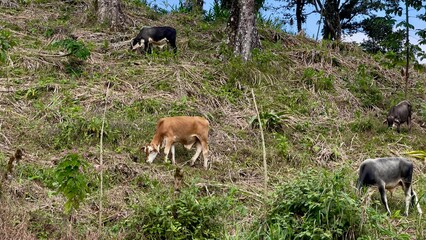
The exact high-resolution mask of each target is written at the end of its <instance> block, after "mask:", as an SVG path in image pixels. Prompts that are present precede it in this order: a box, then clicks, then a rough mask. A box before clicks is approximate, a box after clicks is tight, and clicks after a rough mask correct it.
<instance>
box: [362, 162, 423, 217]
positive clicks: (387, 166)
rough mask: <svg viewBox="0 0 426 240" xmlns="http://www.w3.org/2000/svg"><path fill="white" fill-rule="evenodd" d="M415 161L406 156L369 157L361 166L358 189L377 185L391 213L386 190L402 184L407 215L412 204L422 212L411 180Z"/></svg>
mask: <svg viewBox="0 0 426 240" xmlns="http://www.w3.org/2000/svg"><path fill="white" fill-rule="evenodd" d="M413 169H414V166H413V163H412V162H410V161H409V160H407V159H405V158H400V157H388V158H377V159H367V160H365V161H364V162H362V163H361V166H360V167H359V178H358V182H357V189H358V191H359V192H360V191H361V188H362V187H363V186H376V187H378V189H379V192H380V197H381V200H382V203H383V204H384V205H385V208H386V211H387V212H388V214H389V215H390V214H391V212H390V210H389V206H388V201H387V198H386V192H385V190H386V189H387V190H393V189H394V188H396V187H397V186H399V185H400V186H402V188H403V190H404V193H405V213H404V214H405V215H406V216H408V208H409V205H410V200H411V204H413V205H414V204H416V205H417V211H418V212H419V214H422V210H421V208H420V205H419V203H418V199H417V195H416V193H415V192H414V190H413V188H412V186H411V181H412V177H413Z"/></svg>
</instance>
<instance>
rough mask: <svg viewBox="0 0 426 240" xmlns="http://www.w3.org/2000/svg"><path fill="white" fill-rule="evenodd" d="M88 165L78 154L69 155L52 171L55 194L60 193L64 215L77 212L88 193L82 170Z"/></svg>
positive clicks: (86, 180)
mask: <svg viewBox="0 0 426 240" xmlns="http://www.w3.org/2000/svg"><path fill="white" fill-rule="evenodd" d="M87 166H88V164H87V163H86V161H85V160H84V159H82V158H81V157H80V156H79V155H78V154H76V153H71V154H68V155H66V156H65V157H63V158H62V159H61V161H60V163H59V164H58V166H57V167H56V169H55V171H54V177H55V185H56V186H57V192H58V193H62V194H63V195H64V196H65V198H66V199H67V201H66V202H65V206H64V209H65V213H70V212H71V210H77V209H78V208H79V206H80V203H81V202H83V201H84V199H85V198H86V195H87V193H89V187H88V182H89V181H88V178H87V177H86V175H85V174H84V170H85V169H86V168H87Z"/></svg>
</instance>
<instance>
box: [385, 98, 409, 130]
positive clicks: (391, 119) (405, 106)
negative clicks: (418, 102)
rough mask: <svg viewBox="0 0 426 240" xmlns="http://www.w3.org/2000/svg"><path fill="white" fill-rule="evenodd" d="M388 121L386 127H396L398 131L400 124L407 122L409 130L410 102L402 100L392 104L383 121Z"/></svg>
mask: <svg viewBox="0 0 426 240" xmlns="http://www.w3.org/2000/svg"><path fill="white" fill-rule="evenodd" d="M386 122H387V123H388V127H396V130H397V131H398V132H400V125H401V124H403V123H405V122H406V123H407V126H408V129H409V130H411V104H410V102H409V101H402V102H400V103H398V104H397V105H395V106H393V107H392V108H391V109H390V111H389V114H388V117H387V119H386V120H385V121H384V122H383V123H386Z"/></svg>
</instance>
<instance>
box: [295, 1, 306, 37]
mask: <svg viewBox="0 0 426 240" xmlns="http://www.w3.org/2000/svg"><path fill="white" fill-rule="evenodd" d="M303 6H304V3H303V0H296V22H297V32H301V31H302V22H303Z"/></svg>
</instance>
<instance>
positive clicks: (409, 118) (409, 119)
mask: <svg viewBox="0 0 426 240" xmlns="http://www.w3.org/2000/svg"><path fill="white" fill-rule="evenodd" d="M407 126H408V131H409V132H411V117H410V116H408V119H407Z"/></svg>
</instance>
